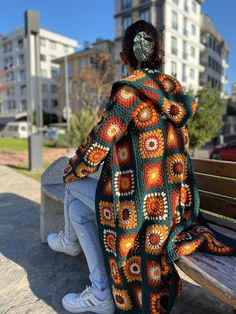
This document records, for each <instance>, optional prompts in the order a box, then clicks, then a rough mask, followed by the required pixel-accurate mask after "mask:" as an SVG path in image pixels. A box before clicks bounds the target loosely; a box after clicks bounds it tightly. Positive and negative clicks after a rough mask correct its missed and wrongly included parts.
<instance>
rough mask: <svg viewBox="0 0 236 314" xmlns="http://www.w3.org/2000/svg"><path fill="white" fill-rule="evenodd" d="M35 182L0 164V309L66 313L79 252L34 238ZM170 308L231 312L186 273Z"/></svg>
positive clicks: (77, 284)
mask: <svg viewBox="0 0 236 314" xmlns="http://www.w3.org/2000/svg"><path fill="white" fill-rule="evenodd" d="M39 202H40V184H39V183H38V182H36V181H34V180H32V179H30V178H28V177H25V176H23V175H21V174H19V173H17V172H16V171H14V170H12V169H10V168H8V167H5V166H0V217H1V220H0V314H4V313H8V314H26V313H27V314H28V313H30V314H51V313H59V314H65V313H68V312H66V311H64V310H63V308H62V306H61V298H62V297H63V296H64V294H66V293H69V292H79V291H82V290H83V288H84V287H85V285H86V284H88V283H89V282H88V269H87V265H86V261H85V258H84V255H83V254H81V255H80V256H78V257H70V256H66V255H63V254H60V253H55V252H53V251H51V250H50V249H49V248H48V246H47V245H46V244H41V242H40V238H39V208H40V206H39ZM183 278H184V280H183V292H182V296H181V297H180V299H179V300H178V301H177V302H176V304H175V307H174V309H173V310H172V312H171V314H182V313H186V314H199V313H201V314H222V313H224V314H233V311H232V310H231V309H230V308H229V307H228V306H226V305H224V304H223V303H222V302H220V301H218V300H217V299H215V298H214V297H213V296H211V295H210V294H209V293H207V292H206V291H205V290H203V289H202V288H201V287H199V286H198V285H196V284H195V283H193V282H192V281H191V280H190V279H189V278H187V277H186V276H185V277H183Z"/></svg>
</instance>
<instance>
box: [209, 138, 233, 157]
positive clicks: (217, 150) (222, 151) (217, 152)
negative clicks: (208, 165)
mask: <svg viewBox="0 0 236 314" xmlns="http://www.w3.org/2000/svg"><path fill="white" fill-rule="evenodd" d="M210 158H211V159H221V160H228V161H236V140H233V141H231V142H229V143H227V144H223V145H217V146H216V147H214V148H213V149H212V151H210Z"/></svg>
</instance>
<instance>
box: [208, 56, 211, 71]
mask: <svg viewBox="0 0 236 314" xmlns="http://www.w3.org/2000/svg"><path fill="white" fill-rule="evenodd" d="M208 67H209V68H211V57H210V56H209V57H208Z"/></svg>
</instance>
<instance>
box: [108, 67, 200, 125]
mask: <svg viewBox="0 0 236 314" xmlns="http://www.w3.org/2000/svg"><path fill="white" fill-rule="evenodd" d="M120 85H128V86H130V87H132V88H134V89H135V90H136V93H137V94H138V96H139V97H140V98H141V99H143V100H144V101H145V100H147V99H149V100H151V101H152V102H153V103H154V104H155V105H156V106H157V107H158V109H159V110H161V111H162V112H163V113H164V114H165V116H166V117H167V118H168V119H169V120H170V121H171V123H172V124H174V125H175V126H176V127H179V128H180V127H182V126H184V125H185V124H186V123H187V121H188V120H189V119H190V118H191V117H192V116H193V115H194V113H195V111H196V106H197V103H196V100H195V98H194V97H193V96H191V95H188V94H186V93H185V92H184V90H183V88H182V86H181V84H180V83H179V81H178V80H177V79H176V78H175V77H173V76H171V75H168V74H165V73H162V72H161V71H159V70H151V69H142V70H135V71H134V72H133V73H132V74H131V75H129V76H126V77H123V78H122V79H120V80H119V81H117V82H116V83H114V84H113V89H115V87H116V86H120Z"/></svg>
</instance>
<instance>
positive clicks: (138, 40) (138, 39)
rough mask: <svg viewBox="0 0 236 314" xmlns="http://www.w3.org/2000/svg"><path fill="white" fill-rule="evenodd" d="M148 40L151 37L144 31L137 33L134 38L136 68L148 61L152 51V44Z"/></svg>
mask: <svg viewBox="0 0 236 314" xmlns="http://www.w3.org/2000/svg"><path fill="white" fill-rule="evenodd" d="M149 39H152V37H151V36H150V35H148V34H147V33H145V32H144V31H142V32H139V33H137V34H136V36H135V37H134V44H133V52H134V55H135V58H136V59H137V61H138V68H140V67H141V62H143V61H148V60H149V57H150V54H151V52H152V49H153V44H152V42H151V41H149Z"/></svg>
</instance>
